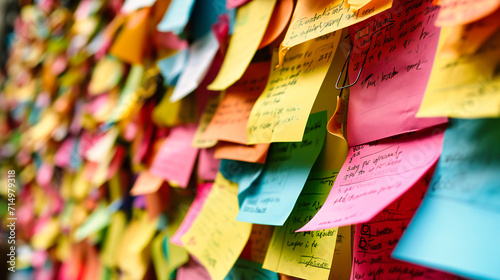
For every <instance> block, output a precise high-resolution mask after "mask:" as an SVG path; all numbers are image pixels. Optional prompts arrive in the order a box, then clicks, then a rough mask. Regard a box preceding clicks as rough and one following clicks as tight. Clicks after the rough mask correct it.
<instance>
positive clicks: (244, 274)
mask: <svg viewBox="0 0 500 280" xmlns="http://www.w3.org/2000/svg"><path fill="white" fill-rule="evenodd" d="M240 279H253V280H278V279H279V277H278V273H276V272H272V271H269V270H266V269H262V266H261V264H259V263H255V262H251V261H247V260H244V259H238V260H237V261H236V263H235V264H234V266H233V268H232V269H231V271H230V272H229V274H228V275H227V276H226V278H224V280H240Z"/></svg>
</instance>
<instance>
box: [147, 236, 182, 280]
mask: <svg viewBox="0 0 500 280" xmlns="http://www.w3.org/2000/svg"><path fill="white" fill-rule="evenodd" d="M167 231H168V230H167V229H165V230H164V231H162V232H161V233H160V234H158V235H157V236H156V237H155V238H154V239H153V242H152V243H151V256H152V258H153V264H154V266H155V271H156V276H157V278H158V279H159V280H168V279H170V274H172V272H174V270H175V269H177V268H178V267H180V266H181V265H183V264H185V263H186V262H187V261H188V260H189V255H188V253H187V252H186V250H185V249H184V248H182V247H180V246H177V245H175V244H172V243H169V244H168V245H167V248H168V249H167V251H168V252H167V254H168V255H167V256H165V253H164V249H163V248H164V242H168V234H167Z"/></svg>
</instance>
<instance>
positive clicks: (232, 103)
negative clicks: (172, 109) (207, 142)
mask: <svg viewBox="0 0 500 280" xmlns="http://www.w3.org/2000/svg"><path fill="white" fill-rule="evenodd" d="M269 69H270V63H269V62H259V63H252V64H250V65H249V66H248V68H247V70H246V71H245V74H243V76H242V77H241V79H239V80H238V81H237V82H236V83H235V84H234V85H232V86H230V87H229V88H228V89H227V90H226V94H225V95H224V97H223V98H222V100H221V101H220V103H219V106H217V110H216V111H215V114H214V116H213V117H212V120H211V121H210V124H209V125H208V127H207V128H206V129H205V132H204V133H203V138H204V139H218V140H224V141H229V142H235V143H240V144H246V143H247V122H248V118H249V116H250V112H251V111H252V107H253V105H254V103H255V101H256V100H257V98H258V97H259V95H260V94H261V93H262V91H263V90H264V87H265V86H266V82H267V78H268V76H269Z"/></svg>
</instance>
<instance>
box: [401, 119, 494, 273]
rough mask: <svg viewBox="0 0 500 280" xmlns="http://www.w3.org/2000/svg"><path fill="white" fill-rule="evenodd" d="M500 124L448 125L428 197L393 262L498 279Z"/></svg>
mask: <svg viewBox="0 0 500 280" xmlns="http://www.w3.org/2000/svg"><path fill="white" fill-rule="evenodd" d="M499 128H500V119H477V120H459V119H453V120H451V121H450V126H449V127H448V128H447V130H446V132H445V135H444V142H443V152H442V154H441V158H440V159H439V161H438V165H437V167H436V171H435V173H434V176H433V178H432V180H431V183H430V186H429V189H428V191H427V194H426V197H425V198H424V200H423V202H422V204H421V205H420V207H419V209H418V211H417V212H416V214H415V216H414V217H413V220H412V221H411V223H410V225H409V226H408V228H407V229H406V231H405V233H404V235H403V237H402V238H401V240H400V241H399V243H398V245H397V246H396V249H395V250H394V252H393V257H394V258H396V259H400V260H403V261H408V262H412V263H416V264H420V265H423V266H428V267H431V268H436V269H439V270H444V271H448V272H451V273H454V274H457V275H461V276H464V277H467V278H473V279H499V277H500V265H499V261H498V252H499V251H500V243H499V242H497V240H498V233H499V232H500V222H499V221H500V172H499V170H500V145H498V141H499V140H498V139H500V129H499Z"/></svg>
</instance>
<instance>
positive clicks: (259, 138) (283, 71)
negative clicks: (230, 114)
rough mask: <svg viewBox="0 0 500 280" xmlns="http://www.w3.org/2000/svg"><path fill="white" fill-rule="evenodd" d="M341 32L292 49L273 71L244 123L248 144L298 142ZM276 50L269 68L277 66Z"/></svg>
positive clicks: (300, 139)
mask: <svg viewBox="0 0 500 280" xmlns="http://www.w3.org/2000/svg"><path fill="white" fill-rule="evenodd" d="M340 35H341V32H335V33H332V34H328V35H325V36H323V37H320V38H317V39H315V40H311V41H308V42H305V43H303V44H301V45H299V46H296V47H294V48H292V49H291V50H290V51H289V53H288V55H287V58H286V59H285V61H284V63H283V66H282V67H281V68H274V67H273V68H272V69H271V73H270V75H269V80H268V81H267V85H266V88H265V89H264V92H263V93H262V94H261V95H260V97H259V98H258V99H257V101H256V102H255V105H254V107H253V108H252V112H251V113H250V118H249V119H248V124H247V139H248V144H258V143H270V142H300V141H302V136H303V135H304V130H305V127H306V123H307V119H308V117H309V114H310V112H311V108H312V106H313V104H314V100H315V99H316V95H317V94H318V91H319V89H320V87H321V85H322V83H323V80H324V78H325V75H326V73H327V71H328V68H329V67H330V64H331V62H332V59H333V56H334V54H335V50H336V49H337V46H338V42H339V39H340ZM277 61H278V51H277V50H275V51H274V53H273V59H272V64H271V65H276V64H277Z"/></svg>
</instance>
